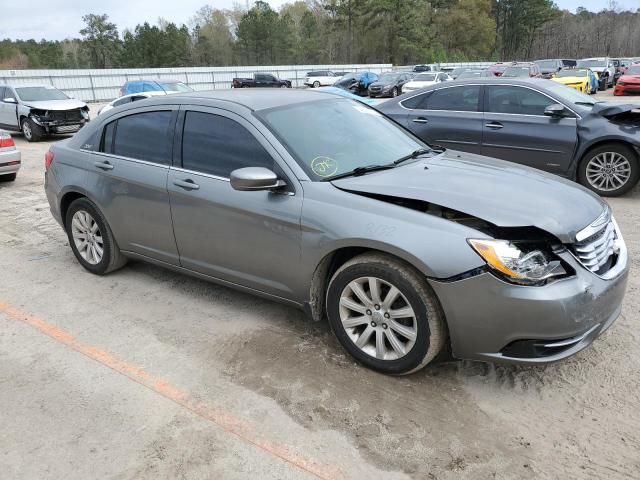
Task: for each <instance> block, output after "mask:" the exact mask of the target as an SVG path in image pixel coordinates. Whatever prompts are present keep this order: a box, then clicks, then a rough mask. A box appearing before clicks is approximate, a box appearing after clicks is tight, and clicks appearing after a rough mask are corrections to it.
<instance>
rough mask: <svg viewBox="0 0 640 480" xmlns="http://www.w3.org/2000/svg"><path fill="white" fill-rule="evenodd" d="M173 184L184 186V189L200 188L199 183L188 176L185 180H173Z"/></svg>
mask: <svg viewBox="0 0 640 480" xmlns="http://www.w3.org/2000/svg"><path fill="white" fill-rule="evenodd" d="M173 184H174V185H175V186H176V187H180V188H184V189H185V190H198V189H199V188H200V185H198V184H197V183H196V182H194V181H193V180H191V179H190V178H188V179H186V180H174V181H173Z"/></svg>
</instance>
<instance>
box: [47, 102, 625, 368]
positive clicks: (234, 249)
mask: <svg viewBox="0 0 640 480" xmlns="http://www.w3.org/2000/svg"><path fill="white" fill-rule="evenodd" d="M45 165H46V176H45V189H46V194H47V198H48V200H49V203H50V206H51V211H52V213H53V215H54V217H55V218H56V219H57V220H58V222H59V223H60V224H61V225H62V227H63V228H64V229H65V230H66V232H67V235H68V237H69V243H70V245H71V248H72V250H73V252H74V254H75V256H76V258H77V260H78V261H79V263H80V264H81V265H82V266H83V267H84V268H85V269H87V270H89V271H90V272H93V273H95V274H98V275H102V274H105V273H108V272H110V271H113V270H115V269H117V268H119V267H122V266H123V265H124V264H125V262H126V261H127V259H137V260H144V261H148V262H152V263H155V264H158V265H161V266H164V267H167V268H170V269H173V270H176V271H178V272H184V273H187V274H190V275H195V276H198V277H200V278H204V279H207V280H211V281H214V282H219V283H222V284H224V285H229V286H231V287H234V288H239V289H243V290H245V291H248V292H251V293H254V294H257V295H262V296H265V297H268V298H272V299H274V300H278V301H281V302H286V303H288V304H290V305H294V306H297V307H299V308H301V309H303V310H304V311H305V312H307V314H308V315H309V316H310V317H311V318H313V319H314V320H321V319H324V318H328V321H329V323H330V325H331V327H332V329H333V331H334V332H335V334H336V336H337V338H338V339H339V341H340V342H341V344H342V345H343V347H344V348H345V349H346V350H347V351H348V352H349V353H350V354H351V355H353V356H354V357H355V358H356V359H357V360H359V361H360V362H362V363H363V364H365V365H367V366H369V367H371V368H374V369H376V370H379V371H381V372H385V373H391V374H401V373H409V372H412V371H415V370H417V369H420V368H421V367H423V366H424V365H426V364H427V363H429V362H430V361H431V360H432V359H434V358H435V357H436V355H438V353H440V352H441V351H442V350H443V349H444V348H447V349H450V350H451V352H452V354H453V355H454V356H455V357H458V358H470V359H478V360H485V361H506V362H515V363H542V362H550V361H555V360H560V359H562V358H565V357H567V356H569V355H572V354H574V353H576V352H578V351H579V350H581V349H583V348H584V347H586V346H587V345H589V344H590V343H591V342H592V341H593V340H594V339H595V338H596V337H597V336H598V335H600V334H601V333H602V332H604V331H605V330H606V329H607V328H608V327H609V326H610V325H611V324H612V323H613V322H614V320H615V319H616V317H617V316H618V315H619V313H620V309H621V304H622V299H623V296H624V293H625V288H626V283H627V271H628V266H627V263H628V260H627V250H626V247H625V244H624V241H623V239H622V235H621V233H620V230H619V228H618V226H617V225H616V222H615V220H614V219H613V217H612V215H611V212H610V210H609V209H608V207H607V205H606V204H605V203H604V202H603V201H602V200H601V199H600V198H599V197H598V196H596V195H595V194H593V193H591V192H590V191H588V190H586V189H583V188H582V187H579V186H577V185H575V184H573V183H571V182H568V181H565V180H562V179H560V178H558V177H556V176H553V175H549V174H546V173H544V172H540V171H538V170H534V169H529V168H526V167H522V166H518V165H515V164H511V163H507V162H502V161H500V160H493V159H489V158H486V157H480V156H476V155H472V154H462V153H449V152H443V151H442V150H439V149H431V148H429V147H428V146H427V145H426V144H425V143H423V142H422V141H420V140H419V139H418V138H416V137H414V136H413V135H412V134H411V133H409V132H408V131H407V130H405V129H403V128H401V127H399V126H398V125H397V124H396V123H394V122H392V121H391V120H389V119H388V118H386V117H385V116H384V115H382V114H380V113H379V112H378V111H376V110H375V109H373V108H371V107H369V106H367V105H363V104H362V103H360V102H357V101H353V100H351V99H346V98H342V97H337V96H335V95H331V94H326V93H322V92H310V91H309V92H305V91H260V90H257V91H256V90H236V91H229V92H210V93H202V92H198V93H193V94H185V95H172V96H167V97H155V98H153V99H149V100H141V101H139V102H135V103H133V104H130V105H128V106H123V107H120V108H118V109H114V110H112V111H109V112H106V113H105V114H103V115H100V116H99V117H98V119H97V120H95V121H93V122H91V124H89V125H88V126H87V127H86V128H84V129H82V131H80V132H79V133H78V134H77V135H75V136H74V137H73V138H71V139H68V140H64V141H62V142H58V143H56V144H54V145H53V146H52V147H51V150H50V151H49V152H48V153H47V156H46V163H45ZM523 192H527V194H528V195H525V194H523Z"/></svg>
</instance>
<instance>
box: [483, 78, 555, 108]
mask: <svg viewBox="0 0 640 480" xmlns="http://www.w3.org/2000/svg"><path fill="white" fill-rule="evenodd" d="M554 103H558V102H555V101H554V100H552V99H551V98H549V97H547V96H546V95H543V94H541V93H539V92H536V91H535V90H531V89H530V88H523V87H518V86H515V85H490V86H487V87H486V93H485V111H486V112H491V113H510V114H519V115H544V111H545V109H546V108H547V107H548V106H549V105H553V104H554Z"/></svg>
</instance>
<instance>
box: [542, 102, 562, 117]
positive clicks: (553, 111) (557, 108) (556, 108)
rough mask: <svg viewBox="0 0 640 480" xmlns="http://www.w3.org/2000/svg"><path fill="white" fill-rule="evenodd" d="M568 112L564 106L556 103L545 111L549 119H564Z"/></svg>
mask: <svg viewBox="0 0 640 480" xmlns="http://www.w3.org/2000/svg"><path fill="white" fill-rule="evenodd" d="M566 111H567V109H566V108H565V107H564V105H560V104H559V103H554V104H553V105H549V106H548V107H547V108H545V109H544V114H545V115H546V116H547V117H564V114H565V112H566Z"/></svg>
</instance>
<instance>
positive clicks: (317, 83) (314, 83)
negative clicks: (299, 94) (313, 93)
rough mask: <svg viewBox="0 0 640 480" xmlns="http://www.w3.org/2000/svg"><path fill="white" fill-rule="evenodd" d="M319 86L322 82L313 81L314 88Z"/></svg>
mask: <svg viewBox="0 0 640 480" xmlns="http://www.w3.org/2000/svg"><path fill="white" fill-rule="evenodd" d="M318 87H320V82H318V81H317V80H316V81H315V82H313V88H318Z"/></svg>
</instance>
